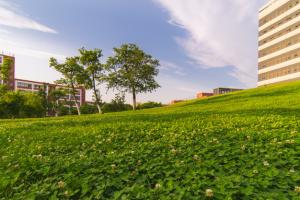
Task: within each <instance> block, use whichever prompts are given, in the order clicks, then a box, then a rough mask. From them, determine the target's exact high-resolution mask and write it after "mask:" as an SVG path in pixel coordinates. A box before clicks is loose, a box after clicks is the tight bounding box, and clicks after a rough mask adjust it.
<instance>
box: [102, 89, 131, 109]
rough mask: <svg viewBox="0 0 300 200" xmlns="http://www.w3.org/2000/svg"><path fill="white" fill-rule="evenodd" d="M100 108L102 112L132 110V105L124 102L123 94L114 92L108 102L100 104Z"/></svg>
mask: <svg viewBox="0 0 300 200" xmlns="http://www.w3.org/2000/svg"><path fill="white" fill-rule="evenodd" d="M102 110H103V112H104V113H109V112H120V111H126V110H132V106H131V105H129V104H126V103H125V95H124V93H122V92H121V93H119V94H116V95H115V98H114V99H112V101H111V102H110V103H104V104H103V105H102Z"/></svg>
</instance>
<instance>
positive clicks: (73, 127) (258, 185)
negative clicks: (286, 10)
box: [0, 82, 300, 199]
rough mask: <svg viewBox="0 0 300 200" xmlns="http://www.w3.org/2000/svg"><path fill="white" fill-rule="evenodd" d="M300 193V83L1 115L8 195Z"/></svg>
mask: <svg viewBox="0 0 300 200" xmlns="http://www.w3.org/2000/svg"><path fill="white" fill-rule="evenodd" d="M34 198H35V199H49V198H50V199H68V198H69V199H300V82H295V83H286V84H280V85H275V86H269V87H263V88H258V89H251V90H247V91H242V92H237V93H233V94H229V95H223V96H217V97H212V98H209V99H205V100H193V101H188V102H185V103H179V104H177V105H173V106H169V107H165V108H158V109H150V110H144V111H137V112H123V113H115V114H105V115H103V116H98V115H88V116H81V117H62V118H45V119H24V120H2V121H0V199H34Z"/></svg>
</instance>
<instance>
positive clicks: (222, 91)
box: [214, 88, 243, 95]
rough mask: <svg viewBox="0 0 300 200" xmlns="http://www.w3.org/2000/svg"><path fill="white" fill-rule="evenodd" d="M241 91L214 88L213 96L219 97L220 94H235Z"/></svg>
mask: <svg viewBox="0 0 300 200" xmlns="http://www.w3.org/2000/svg"><path fill="white" fill-rule="evenodd" d="M241 90H243V89H236V88H216V89H214V95H220V94H227V93H231V92H237V91H241Z"/></svg>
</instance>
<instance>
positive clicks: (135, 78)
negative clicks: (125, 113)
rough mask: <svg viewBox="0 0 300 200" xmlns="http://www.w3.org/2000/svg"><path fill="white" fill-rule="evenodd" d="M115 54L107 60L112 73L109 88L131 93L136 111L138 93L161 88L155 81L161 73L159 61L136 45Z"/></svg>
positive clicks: (127, 45)
mask: <svg viewBox="0 0 300 200" xmlns="http://www.w3.org/2000/svg"><path fill="white" fill-rule="evenodd" d="M114 53H115V55H114V56H112V57H109V58H108V60H107V69H108V70H109V71H110V73H109V75H108V78H107V79H108V87H109V88H117V89H121V90H123V91H125V92H129V93H131V94H132V100H133V110H135V109H136V95H137V94H138V93H145V92H152V91H153V90H155V89H156V88H158V87H160V86H159V84H158V83H157V82H156V81H155V77H156V76H157V75H158V72H159V70H158V66H159V61H158V60H156V59H154V58H153V57H152V56H151V55H149V54H146V53H145V52H144V51H143V50H141V49H140V48H139V47H138V46H137V45H135V44H124V45H122V46H121V47H120V48H114Z"/></svg>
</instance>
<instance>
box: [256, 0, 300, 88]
mask: <svg viewBox="0 0 300 200" xmlns="http://www.w3.org/2000/svg"><path fill="white" fill-rule="evenodd" d="M258 35H259V47H258V86H262V85H268V84H273V83H278V82H285V81H292V80H298V79H300V1H299V0H271V1H269V2H268V3H267V4H266V5H265V6H263V7H262V8H261V9H260V11H259V34H258Z"/></svg>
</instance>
